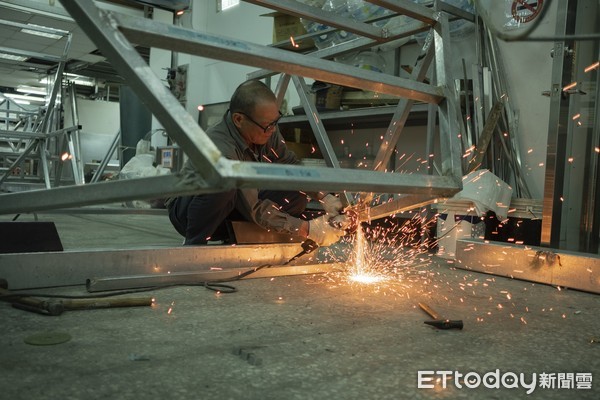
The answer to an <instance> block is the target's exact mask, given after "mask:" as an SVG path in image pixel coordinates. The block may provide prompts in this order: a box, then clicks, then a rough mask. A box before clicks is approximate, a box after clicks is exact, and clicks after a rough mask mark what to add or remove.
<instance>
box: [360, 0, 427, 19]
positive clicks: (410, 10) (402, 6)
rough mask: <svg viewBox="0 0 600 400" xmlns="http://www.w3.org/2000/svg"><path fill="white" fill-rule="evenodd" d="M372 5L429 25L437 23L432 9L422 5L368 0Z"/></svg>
mask: <svg viewBox="0 0 600 400" xmlns="http://www.w3.org/2000/svg"><path fill="white" fill-rule="evenodd" d="M367 1H368V2H369V3H371V4H375V5H378V6H381V7H384V8H387V9H388V10H392V11H395V12H397V13H399V14H402V15H407V16H409V17H411V18H415V19H418V20H419V21H423V22H425V23H427V24H429V25H434V24H435V23H436V17H435V12H434V11H433V10H432V9H431V8H427V7H425V6H422V5H420V4H416V3H414V2H412V1H409V0H367Z"/></svg>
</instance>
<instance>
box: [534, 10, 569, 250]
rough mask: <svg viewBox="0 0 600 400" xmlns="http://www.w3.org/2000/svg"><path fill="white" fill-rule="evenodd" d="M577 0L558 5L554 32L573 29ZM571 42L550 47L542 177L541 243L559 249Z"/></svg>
mask: <svg viewBox="0 0 600 400" xmlns="http://www.w3.org/2000/svg"><path fill="white" fill-rule="evenodd" d="M576 9H577V2H576V1H575V0H568V1H565V2H561V3H559V4H558V12H557V17H556V34H557V35H564V34H567V35H570V34H573V33H574V32H575V18H576V14H577V13H576V12H575V11H576ZM573 44H574V42H573V41H572V40H569V41H557V42H556V43H554V48H553V62H552V63H553V65H552V88H551V91H550V120H549V122H548V141H547V146H546V149H547V152H546V171H545V178H544V203H543V204H544V206H543V212H542V214H543V216H542V237H541V243H542V245H543V246H549V247H552V248H559V247H560V245H561V237H560V233H561V227H562V224H563V213H562V211H563V201H562V198H563V195H564V193H563V190H564V179H565V168H566V158H567V155H566V149H567V137H568V134H569V124H568V121H569V118H570V117H569V104H570V99H569V97H568V96H567V97H564V95H563V90H562V88H563V87H564V86H565V85H566V84H567V83H571V76H572V70H573V62H572V55H571V52H570V50H572V49H573Z"/></svg>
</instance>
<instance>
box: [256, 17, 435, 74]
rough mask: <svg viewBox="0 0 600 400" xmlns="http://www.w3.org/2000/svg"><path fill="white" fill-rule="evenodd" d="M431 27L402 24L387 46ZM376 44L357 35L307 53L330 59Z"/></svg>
mask: <svg viewBox="0 0 600 400" xmlns="http://www.w3.org/2000/svg"><path fill="white" fill-rule="evenodd" d="M430 28H431V27H430V26H429V25H428V24H425V23H424V22H409V23H407V24H403V25H402V26H400V27H398V28H396V29H394V30H391V31H390V32H389V37H388V41H387V42H386V46H387V45H392V44H393V42H394V41H395V40H398V39H402V38H405V37H407V36H411V35H414V34H417V33H421V32H424V31H426V30H428V29H430ZM305 36H306V37H308V36H310V35H302V36H298V37H295V38H294V40H296V41H297V42H298V41H301V40H303V38H304V37H305ZM375 45H377V41H376V40H373V39H369V38H362V37H357V38H355V39H352V40H348V41H347V42H344V43H340V44H337V45H335V46H331V47H326V48H324V49H319V50H316V51H312V52H310V53H307V54H306V55H308V56H311V57H315V58H322V59H324V60H330V59H332V58H334V57H338V56H341V55H345V54H348V53H352V52H355V51H359V50H364V49H368V48H371V47H373V46H375ZM276 73H277V72H273V71H271V70H269V69H260V70H257V71H253V72H250V73H249V74H248V75H247V79H249V80H250V79H264V78H267V77H269V76H272V75H275V74H276Z"/></svg>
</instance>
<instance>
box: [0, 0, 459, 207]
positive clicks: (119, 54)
mask: <svg viewBox="0 0 600 400" xmlns="http://www.w3.org/2000/svg"><path fill="white" fill-rule="evenodd" d="M64 5H65V7H66V8H67V9H69V11H70V12H71V13H72V14H73V15H74V16H75V17H76V19H77V20H78V21H79V22H80V23H81V25H82V27H83V28H84V29H85V30H86V31H87V33H88V35H89V36H91V37H92V38H94V40H96V42H97V44H98V45H99V47H100V48H101V50H102V51H103V53H104V54H105V55H107V56H108V58H109V59H111V61H112V62H113V65H114V66H115V67H116V68H117V69H118V70H119V72H120V73H121V74H123V76H125V77H126V79H127V80H128V82H129V83H130V84H131V85H132V86H134V88H135V89H136V92H137V93H138V95H140V96H142V97H144V98H146V101H147V104H148V105H149V108H150V109H151V110H153V112H154V114H155V115H156V116H157V118H158V119H159V120H160V121H161V123H162V124H163V126H165V128H166V129H167V130H168V131H169V132H170V134H171V135H172V136H173V138H174V139H175V140H176V141H177V142H179V143H180V145H181V146H182V147H183V148H184V149H185V150H186V153H187V154H188V155H189V156H190V158H191V159H192V161H193V162H194V163H195V165H196V166H197V168H198V170H199V171H202V173H203V176H202V177H199V176H198V177H196V179H197V180H198V182H194V179H192V178H190V179H192V181H190V183H188V184H187V185H188V186H186V185H183V186H179V188H180V189H179V190H180V191H177V186H176V180H177V179H176V178H172V179H173V181H171V182H170V185H167V186H165V185H163V184H162V180H161V179H158V178H149V179H151V180H148V181H144V183H145V184H146V185H148V186H144V184H139V185H131V186H130V182H131V181H124V184H122V186H121V185H119V187H121V189H123V188H126V189H125V192H124V193H121V194H119V193H118V192H117V190H115V189H116V186H111V185H114V184H116V183H117V182H111V183H107V182H103V183H102V184H104V185H107V186H102V188H101V189H100V190H98V188H97V187H96V186H91V188H87V187H78V188H76V189H77V190H75V189H74V188H69V189H67V188H60V189H62V190H65V191H61V192H59V193H60V194H61V195H60V196H57V200H53V201H52V202H46V201H45V200H47V198H48V197H49V196H48V195H47V192H44V191H40V192H38V193H37V194H36V193H35V192H29V193H28V197H27V201H22V202H21V204H20V205H19V207H18V208H19V209H22V208H23V207H25V206H26V207H27V208H28V209H30V210H32V209H35V207H40V208H42V209H50V208H59V207H61V206H67V207H68V206H75V205H82V204H94V203H96V204H98V203H102V202H107V201H111V200H116V199H133V198H134V197H135V196H136V195H139V197H138V198H141V197H145V198H149V197H152V196H157V195H159V193H158V192H160V196H164V195H167V194H176V193H177V194H183V193H184V192H186V191H187V192H188V193H189V192H190V191H192V190H193V189H194V188H197V189H196V192H209V191H218V190H226V189H228V188H233V187H264V188H272V189H303V190H323V189H326V190H333V191H344V190H353V191H364V190H368V191H373V192H383V193H417V194H428V195H438V196H440V197H446V196H451V195H453V194H454V193H456V192H457V191H458V190H459V189H460V181H458V182H457V180H456V179H453V178H452V177H447V176H445V177H427V176H424V177H419V176H416V175H409V176H408V175H402V174H385V175H384V174H381V173H377V172H373V171H356V170H342V169H340V170H333V169H328V168H307V167H302V166H282V165H274V164H270V165H266V164H256V163H243V162H237V161H231V160H227V159H225V158H223V157H221V154H220V152H218V150H217V149H216V147H215V146H214V144H213V143H212V141H211V140H210V139H209V138H208V137H207V136H206V134H205V133H204V132H203V131H202V130H201V129H200V127H199V126H198V125H197V124H196V122H195V121H194V120H193V119H192V118H191V116H190V115H189V114H188V113H187V112H186V111H185V110H184V109H183V108H182V107H181V105H180V104H179V103H178V102H177V101H176V99H174V98H173V96H172V94H171V93H170V91H168V90H167V89H166V88H165V87H164V85H163V84H162V82H160V80H159V79H158V78H157V77H156V75H154V73H153V72H152V71H151V70H150V69H149V67H148V66H147V64H146V62H145V61H144V60H143V59H142V58H141V57H140V56H139V55H138V54H137V52H136V51H135V50H134V49H133V47H132V46H131V45H130V44H129V43H128V41H127V39H126V38H124V37H123V36H122V35H121V34H120V33H119V32H118V31H117V28H116V23H115V18H117V17H116V16H115V15H114V14H112V13H108V12H102V11H100V10H99V9H97V8H96V7H95V6H94V4H93V3H92V2H87V1H82V0H74V1H68V2H67V1H65V4H64ZM127 21H129V22H131V21H133V22H135V24H139V26H137V28H136V29H141V30H140V31H138V32H137V33H136V35H138V36H139V38H140V39H142V38H143V37H144V36H145V35H144V34H145V33H147V34H150V36H153V37H155V38H159V39H160V40H164V38H161V35H162V34H164V33H168V32H171V33H173V30H175V32H177V33H178V34H183V35H184V37H186V35H187V37H189V38H192V39H193V40H187V41H184V43H185V45H184V46H183V47H184V48H186V49H189V46H192V47H194V48H195V47H196V46H197V43H196V42H197V40H196V39H198V37H201V38H204V39H206V38H207V37H206V35H202V34H199V33H198V32H194V31H190V30H182V29H181V28H179V27H173V26H169V25H165V24H156V23H150V24H148V23H147V22H148V21H145V20H137V21H136V20H132V19H127ZM198 35H200V36H198ZM167 36H168V35H167ZM178 38H179V39H180V37H178V36H177V35H171V36H170V37H167V42H168V43H169V44H173V43H177V40H175V39H178ZM209 39H210V40H208V41H207V42H208V44H207V46H208V47H209V49H211V51H212V52H214V53H213V55H214V56H215V57H216V58H219V59H222V58H223V57H222V56H223V54H218V53H219V51H220V50H223V48H224V47H228V46H229V48H231V47H235V46H238V45H239V46H241V47H242V48H243V49H244V52H245V53H247V52H248V50H249V48H247V47H244V46H246V44H247V43H244V42H238V41H228V40H226V39H223V38H220V37H214V36H211V37H209ZM157 40H158V39H157ZM205 41H206V40H205ZM247 45H248V46H250V49H252V47H251V46H253V45H252V44H247ZM186 46H188V47H186ZM169 48H172V46H169ZM259 49H260V50H270V51H275V54H270V56H271V57H274V58H277V56H279V55H280V56H282V57H284V58H285V57H287V56H288V55H290V52H287V51H283V50H277V49H269V48H267V47H264V46H257V48H256V50H259ZM229 50H230V51H225V53H227V54H229V55H228V57H231V56H232V54H238V53H237V52H236V50H233V49H229ZM244 52H243V53H244ZM245 53H244V54H245ZM293 55H294V56H298V57H299V60H302V62H303V63H305V64H311V63H313V64H314V63H316V62H322V63H323V62H325V61H322V60H315V59H314V58H310V57H304V56H301V55H295V54H293ZM260 57H263V59H264V61H269V60H271V59H269V58H268V57H264V56H260ZM232 61H234V62H239V61H240V59H239V58H236V59H235V60H232ZM292 61H293V60H292ZM285 65H286V66H288V67H290V68H292V69H293V67H294V64H293V63H292V62H290V60H288V61H287V62H286V63H285ZM327 66H336V68H338V69H339V67H340V66H339V65H337V63H327ZM311 68H312V66H311ZM349 68H350V69H352V70H357V69H356V68H353V67H349ZM311 71H313V72H314V70H313V69H311ZM336 72H337V71H336ZM329 73H331V74H333V75H335V76H338V75H339V74H335V73H333V72H329ZM373 75H374V77H376V78H377V80H381V78H382V76H381V74H378V73H373ZM362 77H363V76H362V75H361V76H359V77H354V76H353V78H352V79H355V80H356V81H357V82H362V81H361V78H362ZM345 82H346V81H345V80H342V81H341V82H340V83H345ZM413 84H415V85H416V83H413ZM350 86H352V85H350ZM358 86H359V87H362V85H358ZM417 86H418V85H417ZM421 86H425V87H428V86H427V85H422V84H421ZM429 88H430V89H431V90H433V91H437V90H438V88H431V87H429ZM376 89H377V90H378V91H381V92H383V91H382V90H381V89H382V87H379V86H377V88H376ZM415 97H419V96H415ZM202 167H206V168H202ZM206 175H209V176H210V178H212V180H211V181H208V180H207V179H206ZM164 179H171V178H164ZM154 180H155V181H154ZM155 182H156V183H160V185H161V186H160V187H154V188H153V187H151V185H152V184H153V183H155ZM215 182H218V185H217V186H215ZM121 183H122V182H121ZM194 183H196V185H197V186H194ZM84 189H85V191H84ZM69 190H70V191H69ZM64 193H68V194H69V196H64V195H62V194H64ZM57 194H58V193H57ZM16 195H17V194H11V195H10V196H16ZM71 196H72V197H71ZM10 199H11V200H12V199H14V200H18V199H17V198H16V197H10ZM79 199H82V200H81V201H78V200H79ZM14 203H15V202H13V201H11V204H14ZM16 203H17V204H18V203H19V202H18V201H17V202H16ZM49 203H50V205H48V204H49ZM21 205H22V207H21ZM0 208H1V209H2V210H3V211H4V212H6V210H11V211H9V212H14V210H15V208H17V207H16V206H9V205H6V206H2V207H0Z"/></svg>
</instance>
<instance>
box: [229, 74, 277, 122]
mask: <svg viewBox="0 0 600 400" xmlns="http://www.w3.org/2000/svg"><path fill="white" fill-rule="evenodd" d="M266 101H273V102H275V101H277V98H276V97H275V94H274V93H273V92H272V91H271V89H270V88H269V87H268V86H267V85H265V84H264V83H262V82H261V81H258V80H251V81H246V82H244V83H242V84H241V85H240V86H238V87H237V89H235V92H233V95H232V96H231V102H230V103H229V109H230V110H231V112H232V113H235V112H243V113H246V114H250V113H252V112H253V111H254V107H255V106H256V105H257V104H258V103H261V102H266Z"/></svg>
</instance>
